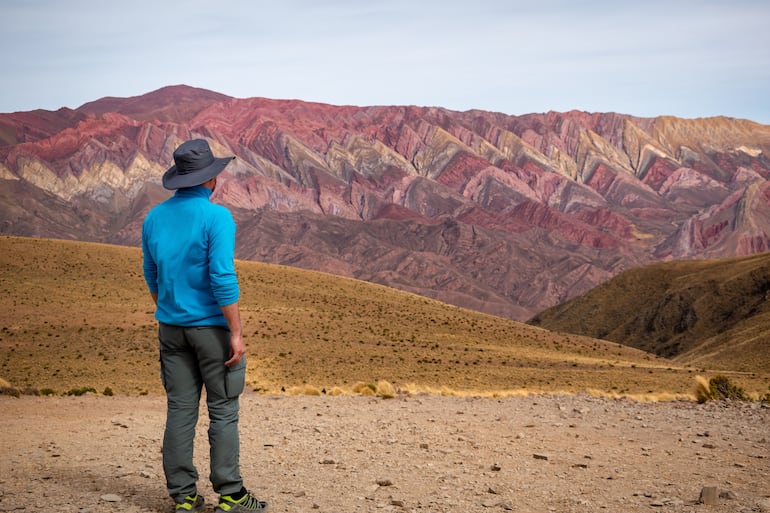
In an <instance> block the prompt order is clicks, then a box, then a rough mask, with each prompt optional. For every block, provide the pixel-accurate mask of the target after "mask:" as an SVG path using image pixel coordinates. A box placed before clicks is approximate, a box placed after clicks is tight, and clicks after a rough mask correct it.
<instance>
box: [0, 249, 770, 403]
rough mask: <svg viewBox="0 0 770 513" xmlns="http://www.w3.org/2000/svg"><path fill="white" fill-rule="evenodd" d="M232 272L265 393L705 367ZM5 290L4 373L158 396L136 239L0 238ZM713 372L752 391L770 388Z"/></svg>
mask: <svg viewBox="0 0 770 513" xmlns="http://www.w3.org/2000/svg"><path fill="white" fill-rule="evenodd" d="M237 269H238V274H239V279H240V283H241V293H242V295H241V300H240V306H241V316H242V319H243V324H244V333H245V340H246V344H247V347H248V355H249V364H248V378H247V379H248V381H249V384H250V385H251V387H253V388H254V389H255V390H257V391H259V392H263V393H281V389H283V390H285V391H286V393H303V394H307V393H311V394H315V393H323V391H325V392H326V393H327V394H332V395H335V394H340V393H369V392H366V391H365V390H366V389H369V390H370V391H371V392H372V395H373V396H377V395H378V393H379V395H380V396H384V395H391V391H387V390H384V388H383V390H380V391H379V392H378V386H380V385H378V384H380V383H388V384H390V385H391V386H392V388H393V390H392V394H393V395H397V394H419V393H438V394H452V395H463V394H468V395H480V396H498V397H499V396H503V395H505V394H512V393H525V392H526V393H555V392H562V391H563V392H577V391H586V390H597V391H601V392H602V393H605V394H608V395H610V394H617V395H633V394H643V395H645V394H691V393H692V380H693V376H694V374H695V373H701V374H706V373H709V372H711V371H709V370H708V369H706V371H705V372H704V370H703V369H700V368H699V369H697V372H696V369H694V368H691V367H687V366H684V365H677V364H674V363H673V362H671V361H669V360H666V359H662V358H656V357H654V356H652V355H649V354H647V353H644V352H642V351H639V350H636V349H633V348H630V347H626V346H624V345H621V344H618V343H614V342H606V341H602V340H597V339H592V338H588V337H580V336H575V335H566V334H559V333H554V332H549V331H547V330H544V329H540V328H537V327H533V326H529V325H526V324H522V323H518V322H514V321H510V320H506V319H502V318H497V317H493V316H489V315H485V314H481V313H478V312H473V311H469V310H463V309H460V308H457V307H454V306H450V305H447V304H444V303H440V302H438V301H434V300H431V299H427V298H424V297H421V296H416V295H413V294H408V293H405V292H400V291H397V290H394V289H389V288H386V287H382V286H378V285H373V284H369V283H365V282H361V281H356V280H352V279H346V278H340V277H336V276H331V275H327V274H323V273H317V272H312V271H305V270H300V269H294V268H290V267H284V266H276V265H267V264H260V263H254V262H240V261H239V262H237ZM0 292H2V294H3V298H4V299H3V302H4V303H3V308H0V377H2V378H3V379H5V380H7V381H8V382H10V384H12V385H13V386H16V387H19V388H23V387H27V386H32V387H37V388H40V389H42V388H50V389H53V390H55V391H57V392H58V393H63V392H66V391H67V390H70V389H72V388H80V387H84V386H88V387H93V388H95V389H96V390H99V391H102V390H104V388H105V387H110V388H112V390H113V391H114V392H115V393H116V394H129V395H137V394H146V393H150V394H160V393H162V389H161V387H160V380H159V378H158V350H157V335H156V333H157V325H156V322H155V320H154V319H153V311H154V307H153V304H152V301H151V299H150V296H149V294H148V293H147V290H146V287H145V284H144V280H143V278H142V271H141V253H140V251H139V250H138V249H137V248H127V247H117V246H109V245H103V244H91V243H79V242H67V241H55V240H46V239H27V238H14V237H0ZM713 372H714V373H716V372H717V371H713ZM719 373H720V374H724V375H728V376H730V378H731V379H733V380H734V381H735V382H736V383H738V384H740V386H742V387H743V388H745V389H746V390H747V391H752V390H754V391H756V392H758V393H765V392H766V391H767V388H768V384H770V379H769V378H768V375H767V374H762V373H753V374H752V373H743V374H740V373H729V372H725V371H719ZM359 384H363V386H361V385H359ZM382 387H385V385H382ZM354 389H357V390H358V391H355V390H354ZM289 391H291V392H289ZM520 391H525V392H520Z"/></svg>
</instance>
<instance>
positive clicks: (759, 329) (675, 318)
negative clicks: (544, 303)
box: [531, 253, 770, 375]
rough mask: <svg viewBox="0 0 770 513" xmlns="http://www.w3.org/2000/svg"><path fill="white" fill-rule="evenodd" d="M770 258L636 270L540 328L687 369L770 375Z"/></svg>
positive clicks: (540, 320)
mask: <svg viewBox="0 0 770 513" xmlns="http://www.w3.org/2000/svg"><path fill="white" fill-rule="evenodd" d="M768 298H770V253H762V254H759V255H753V256H748V257H740V258H724V259H716V260H705V261H686V262H685V261H683V262H670V263H663V264H655V265H651V266H648V267H643V268H639V269H633V270H630V271H626V272H625V273H623V274H621V275H619V276H617V277H615V278H613V279H612V280H610V281H608V282H606V283H604V284H602V285H600V286H598V287H596V288H595V289H593V290H592V291H591V292H589V293H588V294H585V295H583V296H581V297H578V298H576V299H573V300H572V301H568V302H566V303H564V304H562V305H560V306H557V307H554V308H551V309H548V310H546V311H544V312H541V313H540V314H539V315H538V316H536V317H535V318H533V319H532V321H531V322H532V324H533V325H537V326H541V327H544V328H547V329H552V330H558V331H562V332H568V333H576V334H581V335H584V336H591V337H600V338H602V339H605V340H612V341H617V342H622V343H623V344H627V345H630V346H633V347H637V348H639V349H642V350H644V351H648V352H651V353H655V354H658V355H660V356H664V357H668V358H671V359H672V361H674V362H676V363H677V364H679V365H692V366H696V367H705V368H725V369H732V370H735V371H742V372H756V373H761V374H765V375H766V374H768V373H770V303H768Z"/></svg>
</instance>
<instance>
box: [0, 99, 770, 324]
mask: <svg viewBox="0 0 770 513" xmlns="http://www.w3.org/2000/svg"><path fill="white" fill-rule="evenodd" d="M195 137H202V138H206V139H207V140H209V142H210V143H211V145H212V148H213V151H214V153H215V154H216V155H220V156H224V155H235V156H236V157H237V158H236V160H235V161H233V162H232V163H231V164H230V165H229V166H228V167H227V168H226V170H225V172H224V173H223V174H222V175H221V180H220V183H219V185H218V188H217V190H216V191H215V193H214V196H213V197H212V199H213V200H214V201H216V202H219V203H222V204H224V205H227V206H228V207H229V208H230V210H231V211H232V212H233V215H234V217H235V219H236V222H237V224H238V243H237V252H236V256H237V257H238V258H240V259H244V260H254V261H261V262H268V263H278V264H285V265H290V266H295V267H301V268H306V269H312V270H318V271H324V272H327V273H331V274H337V275H342V276H349V277H354V278H358V279H361V280H366V281H370V282H374V283H380V284H383V285H387V286H390V287H394V288H398V289H402V290H407V291H410V292H414V293H417V294H420V295H423V296H427V297H432V298H435V299H439V300H441V301H444V302H447V303H450V304H455V305H458V306H462V307H467V308H471V309H475V310H478V311H482V312H486V313H490V314H494V315H498V316H502V317H507V318H510V319H514V320H527V319H530V318H531V317H533V316H534V315H535V314H537V313H538V312H541V311H543V310H545V309H547V308H550V307H553V306H555V305H558V304H561V303H564V302H565V301H568V300H570V299H572V298H575V297H577V296H579V295H581V294H583V293H585V292H587V291H589V290H591V289H593V288H594V287H596V286H597V285H599V284H601V283H604V282H606V281H607V280H608V279H610V278H612V277H613V276H616V275H618V274H620V273H622V272H623V271H625V270H628V269H633V268H638V267H641V266H644V265H647V264H651V263H654V262H661V261H668V260H690V259H707V258H720V257H733V256H744V255H752V254H757V253H761V252H764V251H767V250H768V249H770V233H768V232H769V231H770V184H768V178H769V177H770V158H768V152H770V126H767V125H762V124H758V123H755V122H752V121H750V120H741V119H733V118H726V117H716V118H705V119H680V118H674V117H657V118H639V117H634V116H630V115H625V114H617V113H586V112H580V111H571V112H564V113H558V112H548V113H538V114H527V115H517V116H514V115H507V114H503V113H496V112H487V111H479V110H471V111H465V112H457V111H451V110H447V109H443V108H439V107H417V106H368V107H360V106H335V105H327V104H318V103H309V102H302V101H297V100H273V99H266V98H246V99H239V98H232V97H228V96H226V95H222V94H219V93H216V92H212V91H207V90H202V89H196V88H192V87H188V86H170V87H166V88H163V89H160V90H157V91H154V92H151V93H148V94H145V95H142V96H138V97H132V98H111V97H108V98H102V99H99V100H96V101H93V102H90V103H87V104H85V105H82V106H80V107H78V108H77V109H69V108H62V109H59V110H57V111H44V110H37V111H29V112H15V113H6V114H0V233H1V234H7V235H18V236H35V237H53V238H60V239H72V240H83V241H97V242H105V243H111V244H121V245H128V246H137V245H139V241H140V233H141V222H142V219H143V217H144V215H145V214H146V212H147V211H148V210H149V208H151V207H152V206H153V205H154V204H156V203H158V202H159V201H162V200H163V199H164V198H166V197H168V196H169V192H168V191H165V190H164V189H163V188H162V187H161V185H160V178H161V176H162V174H163V172H164V171H165V170H166V169H167V168H168V167H169V166H170V165H171V163H172V153H173V151H174V149H175V148H176V146H177V145H178V144H179V143H181V142H182V141H184V140H186V139H190V138H195Z"/></svg>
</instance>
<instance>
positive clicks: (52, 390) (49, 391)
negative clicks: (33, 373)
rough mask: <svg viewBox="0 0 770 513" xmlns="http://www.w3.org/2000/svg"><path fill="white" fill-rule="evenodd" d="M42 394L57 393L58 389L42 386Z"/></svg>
mask: <svg viewBox="0 0 770 513" xmlns="http://www.w3.org/2000/svg"><path fill="white" fill-rule="evenodd" d="M40 395H46V396H48V395H56V390H54V389H53V388H41V389H40Z"/></svg>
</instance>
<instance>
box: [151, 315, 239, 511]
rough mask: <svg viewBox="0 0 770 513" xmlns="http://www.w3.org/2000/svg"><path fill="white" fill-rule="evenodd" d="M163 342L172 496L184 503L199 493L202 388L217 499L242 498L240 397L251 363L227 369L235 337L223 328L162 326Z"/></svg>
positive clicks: (165, 453) (167, 467)
mask: <svg viewBox="0 0 770 513" xmlns="http://www.w3.org/2000/svg"><path fill="white" fill-rule="evenodd" d="M158 339H159V341H160V367H161V379H162V380H163V386H164V388H165V389H166V397H167V399H168V411H167V414H166V430H165V432H164V435H163V471H164V472H165V474H166V486H167V487H168V493H169V495H170V496H171V498H172V499H174V500H175V501H176V502H180V501H181V500H183V499H184V497H185V496H187V495H195V494H196V493H197V485H196V483H197V481H198V471H197V470H196V468H195V465H194V464H193V442H194V440H195V426H196V424H197V423H198V406H199V404H200V399H201V389H202V387H203V385H205V386H206V405H207V406H208V412H209V432H208V435H209V448H210V458H211V459H210V470H211V474H210V476H209V479H210V480H211V484H212V486H213V488H214V491H215V492H217V493H218V494H220V495H231V494H234V493H237V492H238V491H240V490H241V488H242V487H243V479H242V478H241V471H240V463H239V455H240V441H239V437H238V408H239V406H238V396H239V395H240V394H241V392H242V391H243V386H244V382H245V378H246V357H244V358H243V359H242V360H241V361H240V362H238V363H237V364H236V365H234V366H232V367H226V366H225V364H224V362H225V361H226V360H227V359H228V358H229V353H230V332H229V331H228V330H227V329H225V328H222V327H216V326H213V327H208V326H207V327H180V326H170V325H168V324H163V323H161V324H160V327H159V329H158Z"/></svg>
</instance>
